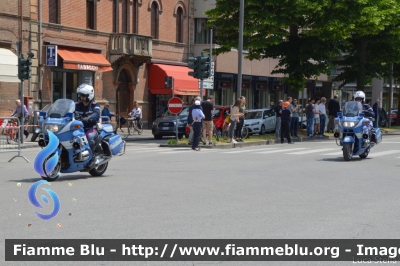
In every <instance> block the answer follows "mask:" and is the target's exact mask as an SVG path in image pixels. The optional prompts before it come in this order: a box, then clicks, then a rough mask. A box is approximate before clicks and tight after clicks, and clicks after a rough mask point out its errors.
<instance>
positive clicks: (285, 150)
mask: <svg viewBox="0 0 400 266" xmlns="http://www.w3.org/2000/svg"><path fill="white" fill-rule="evenodd" d="M305 149H306V148H292V149H283V150H275V151H260V152H255V153H256V154H267V153H276V152H288V151H295V150H305Z"/></svg>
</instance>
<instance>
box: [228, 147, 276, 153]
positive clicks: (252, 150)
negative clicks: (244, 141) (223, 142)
mask: <svg viewBox="0 0 400 266" xmlns="http://www.w3.org/2000/svg"><path fill="white" fill-rule="evenodd" d="M239 149H240V148H239ZM276 149H278V148H264V149H251V150H243V149H241V150H240V151H226V152H223V153H228V154H229V153H242V152H254V151H260V150H276ZM255 153H258V152H255Z"/></svg>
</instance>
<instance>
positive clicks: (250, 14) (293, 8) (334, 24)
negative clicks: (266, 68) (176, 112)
mask: <svg viewBox="0 0 400 266" xmlns="http://www.w3.org/2000/svg"><path fill="white" fill-rule="evenodd" d="M239 1H240V0H216V7H215V8H214V9H212V10H208V11H207V12H206V14H207V15H208V16H209V18H210V20H209V25H214V26H216V35H217V37H216V43H218V44H219V45H220V47H219V48H217V49H216V51H215V52H216V53H217V54H219V53H224V52H229V51H231V48H237V47H238V37H239V34H238V28H239V4H240V2H239ZM399 3H400V0H379V1H377V0H281V1H274V0H245V13H244V18H245V19H244V33H243V36H244V41H243V49H245V50H248V54H247V56H246V58H248V59H250V60H254V59H262V58H268V57H270V58H279V64H278V66H277V67H276V68H275V69H274V71H273V72H272V73H282V74H289V77H287V78H285V81H287V82H288V83H289V84H290V85H291V88H292V89H296V90H302V89H303V88H304V85H305V81H306V79H310V78H313V77H317V76H318V75H320V74H322V73H325V74H328V75H329V74H330V71H331V67H332V66H333V65H336V66H337V67H338V68H340V69H341V70H342V73H341V74H340V75H339V76H338V77H337V79H338V80H340V79H341V80H343V81H344V83H343V85H344V84H345V83H350V82H354V81H355V80H356V81H357V83H358V84H359V86H360V87H363V86H364V85H365V84H366V83H367V82H369V80H370V79H371V78H373V77H377V76H382V75H385V74H387V73H388V70H389V69H388V64H389V63H390V62H398V61H400V58H399V54H400V53H398V48H397V47H400V46H398V44H400V41H399V40H400V38H399V31H398V26H397V24H398V23H399V21H400V20H399V15H398V14H400V12H399V11H400V4H399ZM377 50H379V52H377ZM338 56H339V57H338ZM333 59H334V60H333Z"/></svg>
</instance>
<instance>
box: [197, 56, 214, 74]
mask: <svg viewBox="0 0 400 266" xmlns="http://www.w3.org/2000/svg"><path fill="white" fill-rule="evenodd" d="M197 60H199V61H200V71H199V72H200V74H199V79H207V78H209V77H210V73H211V64H210V58H209V57H204V56H200V57H199V59H197Z"/></svg>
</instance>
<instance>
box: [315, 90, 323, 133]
mask: <svg viewBox="0 0 400 266" xmlns="http://www.w3.org/2000/svg"><path fill="white" fill-rule="evenodd" d="M320 102H321V99H320V98H317V99H315V103H314V110H315V113H314V136H315V135H319V134H320V132H319V127H320V119H319V114H320V110H319V109H318V107H319V103H320Z"/></svg>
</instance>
